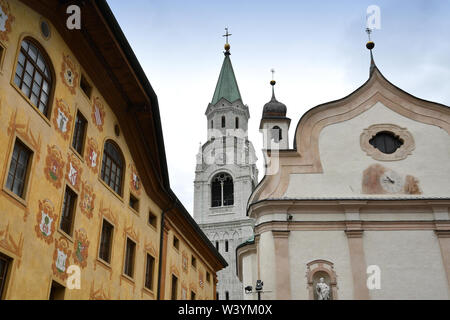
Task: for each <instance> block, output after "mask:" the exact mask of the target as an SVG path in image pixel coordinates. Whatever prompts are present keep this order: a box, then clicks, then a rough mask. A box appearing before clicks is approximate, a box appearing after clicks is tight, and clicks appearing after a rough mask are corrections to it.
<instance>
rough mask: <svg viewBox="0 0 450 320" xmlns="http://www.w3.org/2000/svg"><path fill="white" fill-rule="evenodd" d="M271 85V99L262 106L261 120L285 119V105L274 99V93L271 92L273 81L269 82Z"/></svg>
mask: <svg viewBox="0 0 450 320" xmlns="http://www.w3.org/2000/svg"><path fill="white" fill-rule="evenodd" d="M270 84H271V85H272V99H270V101H269V102H267V103H266V104H265V105H264V108H263V118H265V117H286V111H287V108H286V105H285V104H284V103H281V102H279V101H277V99H275V92H274V90H273V86H274V85H275V81H274V80H272V81H271V82H270Z"/></svg>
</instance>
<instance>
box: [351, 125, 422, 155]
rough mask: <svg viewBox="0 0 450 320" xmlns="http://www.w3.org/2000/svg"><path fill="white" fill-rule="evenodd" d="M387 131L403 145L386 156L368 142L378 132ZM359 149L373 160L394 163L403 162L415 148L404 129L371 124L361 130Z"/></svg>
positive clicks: (412, 139) (411, 138)
mask: <svg viewBox="0 0 450 320" xmlns="http://www.w3.org/2000/svg"><path fill="white" fill-rule="evenodd" d="M382 131H388V132H391V133H393V134H394V135H395V136H396V137H398V138H399V139H400V140H401V141H402V142H403V144H402V145H401V146H400V147H399V148H398V149H397V150H395V152H393V153H391V154H388V153H383V152H381V151H380V150H378V149H377V148H375V147H374V146H372V145H371V144H370V142H369V141H370V140H371V139H372V138H373V137H374V136H375V135H376V134H377V133H379V132H382ZM359 141H360V145H361V149H362V150H363V151H364V152H365V153H366V154H367V155H368V156H369V157H372V158H373V159H375V160H379V161H396V160H403V159H406V157H407V156H408V155H410V154H412V151H413V150H414V149H415V148H416V145H415V143H414V138H413V136H412V134H411V133H410V132H409V131H408V130H407V129H406V128H401V127H399V126H397V125H395V124H387V123H386V124H373V125H371V126H370V127H368V128H366V129H364V130H363V132H362V133H361V136H360V139H359Z"/></svg>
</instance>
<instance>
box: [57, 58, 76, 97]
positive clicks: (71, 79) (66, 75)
mask: <svg viewBox="0 0 450 320" xmlns="http://www.w3.org/2000/svg"><path fill="white" fill-rule="evenodd" d="M60 75H61V79H62V81H63V83H64V84H65V85H66V87H67V88H68V89H69V91H70V93H71V94H75V88H76V86H77V85H78V77H79V75H78V72H77V71H76V67H75V62H73V60H72V58H71V57H70V56H69V55H65V54H63V62H62V65H61V73H60Z"/></svg>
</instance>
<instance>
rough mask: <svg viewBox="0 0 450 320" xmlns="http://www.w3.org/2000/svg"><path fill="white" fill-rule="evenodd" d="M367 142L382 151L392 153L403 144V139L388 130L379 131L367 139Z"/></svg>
mask: <svg viewBox="0 0 450 320" xmlns="http://www.w3.org/2000/svg"><path fill="white" fill-rule="evenodd" d="M369 143H370V144H371V145H372V146H374V147H375V148H377V149H378V150H380V151H381V152H383V153H387V154H391V153H394V152H395V151H396V150H397V149H398V148H400V147H401V146H402V145H403V141H402V140H401V139H400V138H399V137H398V136H396V135H395V134H393V133H392V132H389V131H381V132H378V133H377V134H376V135H374V136H373V137H372V139H370V140H369Z"/></svg>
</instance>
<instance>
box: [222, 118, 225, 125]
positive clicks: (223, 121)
mask: <svg viewBox="0 0 450 320" xmlns="http://www.w3.org/2000/svg"><path fill="white" fill-rule="evenodd" d="M222 128H225V116H222Z"/></svg>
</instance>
